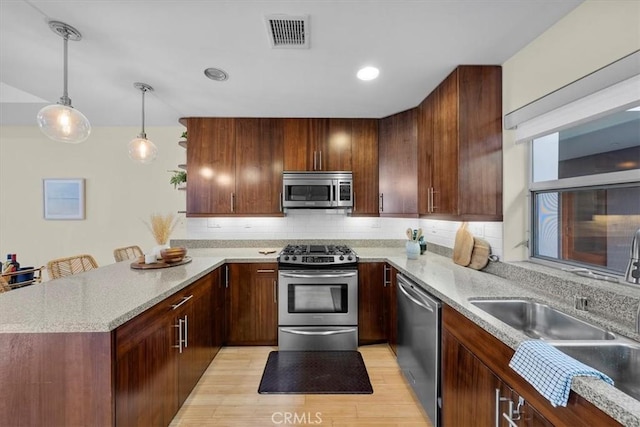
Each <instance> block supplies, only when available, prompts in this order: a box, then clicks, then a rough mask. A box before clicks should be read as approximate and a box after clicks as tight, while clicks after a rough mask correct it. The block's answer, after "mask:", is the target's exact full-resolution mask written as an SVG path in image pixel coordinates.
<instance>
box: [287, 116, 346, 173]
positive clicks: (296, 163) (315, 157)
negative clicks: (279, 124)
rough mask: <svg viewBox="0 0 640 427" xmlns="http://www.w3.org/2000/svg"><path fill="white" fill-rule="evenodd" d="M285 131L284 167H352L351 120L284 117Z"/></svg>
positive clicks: (298, 169)
mask: <svg viewBox="0 0 640 427" xmlns="http://www.w3.org/2000/svg"><path fill="white" fill-rule="evenodd" d="M283 133H284V170H286V171H343V170H344V171H350V170H351V119H297V118H292V119H283Z"/></svg>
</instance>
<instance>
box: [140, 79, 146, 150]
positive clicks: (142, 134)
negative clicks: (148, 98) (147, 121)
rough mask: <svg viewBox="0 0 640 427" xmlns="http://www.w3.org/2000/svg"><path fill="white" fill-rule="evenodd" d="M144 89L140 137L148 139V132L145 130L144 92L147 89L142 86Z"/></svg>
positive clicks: (143, 92)
mask: <svg viewBox="0 0 640 427" xmlns="http://www.w3.org/2000/svg"><path fill="white" fill-rule="evenodd" d="M141 90H142V132H140V138H144V139H147V134H146V133H145V132H144V94H145V92H146V91H147V89H146V88H145V87H142V88H141Z"/></svg>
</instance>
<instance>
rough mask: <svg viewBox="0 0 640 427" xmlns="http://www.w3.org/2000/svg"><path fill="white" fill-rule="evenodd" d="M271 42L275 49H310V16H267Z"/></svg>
mask: <svg viewBox="0 0 640 427" xmlns="http://www.w3.org/2000/svg"><path fill="white" fill-rule="evenodd" d="M265 21H266V24H267V31H268V32H269V42H270V43H271V47H272V48H274V49H308V48H309V16H308V15H300V16H291V15H268V16H265Z"/></svg>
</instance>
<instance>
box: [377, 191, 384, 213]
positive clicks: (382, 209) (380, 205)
mask: <svg viewBox="0 0 640 427" xmlns="http://www.w3.org/2000/svg"><path fill="white" fill-rule="evenodd" d="M378 205H379V206H378V207H379V209H380V212H384V193H380V203H379V204H378Z"/></svg>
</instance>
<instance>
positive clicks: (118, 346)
mask: <svg viewBox="0 0 640 427" xmlns="http://www.w3.org/2000/svg"><path fill="white" fill-rule="evenodd" d="M217 277H219V273H218V272H217V271H216V272H214V273H212V274H209V275H207V276H205V277H203V278H201V279H199V280H197V281H196V282H195V283H193V284H192V285H190V286H188V287H187V288H185V289H183V290H182V291H180V292H178V293H176V294H175V295H173V296H171V297H169V298H167V299H166V300H164V301H162V302H160V303H158V304H157V305H155V306H153V307H152V308H150V309H149V310H147V311H145V312H144V313H142V314H140V315H139V316H136V317H135V318H134V319H131V320H130V321H128V322H127V323H125V324H123V325H122V326H120V327H118V328H117V329H116V330H115V333H114V335H115V352H116V364H115V380H114V393H115V414H116V415H115V418H116V425H117V426H143V425H144V426H167V425H169V423H170V422H171V419H172V418H173V417H174V415H175V414H176V412H177V411H178V409H179V408H180V406H181V405H182V404H183V403H184V401H185V399H186V398H187V396H188V395H189V393H191V390H192V389H193V387H194V386H195V385H196V383H197V382H198V380H199V379H200V376H201V375H202V374H203V372H204V371H205V370H206V368H207V366H208V365H209V363H210V362H211V360H212V359H213V357H214V356H215V353H216V352H217V348H216V346H215V345H214V333H213V331H214V316H213V313H214V299H213V298H214V292H213V291H214V289H216V288H218V287H219V286H220V284H219V283H217V282H219V280H216V278H217Z"/></svg>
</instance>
